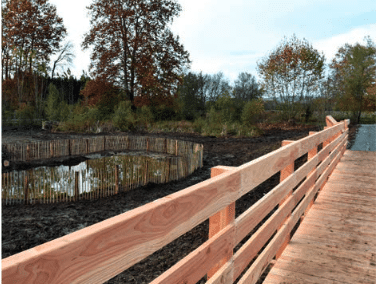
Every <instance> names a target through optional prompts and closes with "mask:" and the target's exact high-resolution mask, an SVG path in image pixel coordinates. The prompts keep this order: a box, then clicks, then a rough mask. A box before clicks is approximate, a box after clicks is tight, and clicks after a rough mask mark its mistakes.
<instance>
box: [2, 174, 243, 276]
mask: <svg viewBox="0 0 377 284" xmlns="http://www.w3.org/2000/svg"><path fill="white" fill-rule="evenodd" d="M239 181H240V176H239V173H238V172H229V173H225V174H223V175H220V176H218V177H215V178H213V179H210V180H207V181H204V182H201V183H199V184H197V185H194V186H191V187H189V188H186V189H185V190H182V191H180V192H177V193H174V194H172V195H169V196H167V197H164V198H161V199H159V200H156V201H155V202H152V203H149V204H146V205H144V206H142V207H139V208H136V209H134V210H131V211H129V212H126V213H124V214H120V215H118V216H115V217H112V218H110V219H107V220H105V221H103V222H100V223H97V224H95V225H92V226H89V227H87V228H84V229H82V230H79V231H76V232H74V233H71V234H69V235H66V236H64V237H62V238H59V239H56V240H53V241H51V242H47V243H45V244H43V245H40V246H37V247H35V248H33V249H31V251H32V252H33V254H32V256H33V257H30V253H27V254H25V252H22V253H20V254H18V255H15V256H11V257H8V258H6V259H3V260H2V272H3V274H2V275H3V283H14V281H18V283H31V282H30V281H29V280H30V279H32V278H37V277H42V276H43V277H45V279H46V281H45V282H44V283H67V282H71V283H75V281H79V282H80V283H101V282H104V281H106V280H108V279H110V278H112V277H113V276H115V275H117V274H119V273H120V272H122V271H123V270H125V269H127V268H128V267H130V266H132V265H133V264H135V263H137V262H139V261H140V260H142V259H143V258H145V257H146V256H148V255H150V254H152V253H153V252H155V251H157V250H158V249H160V248H161V247H163V246H164V245H166V244H168V243H170V242H171V241H172V240H174V239H176V238H177V237H179V236H180V235H182V234H183V233H185V232H187V231H189V230H190V229H192V228H193V227H195V226H196V225H198V224H200V223H201V222H203V221H205V219H207V218H208V216H211V215H213V214H215V213H216V212H218V211H219V210H221V209H222V208H224V207H225V206H227V205H229V203H230V202H232V201H231V200H235V199H236V197H237V192H238V189H239V184H240V183H239ZM21 259H22V261H21ZM31 267H38V269H31Z"/></svg>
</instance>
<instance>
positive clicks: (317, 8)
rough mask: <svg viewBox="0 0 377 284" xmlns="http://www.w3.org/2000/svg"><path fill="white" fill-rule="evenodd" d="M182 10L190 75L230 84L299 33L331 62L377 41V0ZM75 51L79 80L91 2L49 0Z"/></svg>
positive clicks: (86, 55)
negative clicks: (341, 52)
mask: <svg viewBox="0 0 377 284" xmlns="http://www.w3.org/2000/svg"><path fill="white" fill-rule="evenodd" d="M177 2H178V3H180V4H181V6H182V11H181V13H180V15H179V16H178V17H177V18H175V19H174V21H173V23H172V25H171V30H172V31H173V33H174V34H175V35H178V36H179V38H180V41H181V43H182V44H183V45H184V47H185V49H186V50H187V51H188V52H189V53H190V60H191V62H192V63H191V70H192V71H194V72H200V71H202V72H203V73H204V74H215V73H218V72H223V73H224V75H225V77H227V78H228V79H229V80H230V82H233V81H234V80H235V79H236V78H237V76H238V74H239V73H241V72H248V73H251V74H253V75H254V76H256V77H257V78H258V71H257V63H258V61H260V60H261V59H262V58H263V57H266V56H267V55H268V54H270V53H271V52H272V51H273V50H274V49H275V48H276V47H277V46H278V45H279V44H280V43H281V42H282V40H283V39H284V37H287V38H290V37H292V36H293V35H294V34H295V35H296V37H297V38H299V39H306V40H307V41H308V42H309V43H310V44H312V46H313V47H314V48H315V49H317V50H318V51H319V52H321V53H323V54H324V55H325V57H326V59H327V62H328V63H329V62H330V61H331V59H332V58H333V57H334V56H335V54H336V52H337V50H338V49H339V47H341V46H343V45H344V44H346V43H349V44H355V43H356V42H359V43H363V42H364V41H363V39H364V37H366V36H370V37H371V38H372V40H373V41H374V42H376V1H375V0H358V1H355V0H285V1H282V0H263V1H261V0H258V1H256V0H231V1H229V0H227V1H225V0H177ZM50 3H52V4H54V5H55V6H56V8H57V13H58V15H59V16H60V17H62V18H63V23H64V25H65V26H66V28H67V32H68V36H67V38H66V40H69V41H71V42H72V43H73V44H74V46H75V54H76V58H75V59H74V62H73V66H71V67H70V69H71V71H72V73H73V74H74V75H75V76H76V77H80V76H81V74H82V70H85V71H86V72H88V67H89V64H90V51H85V52H83V51H82V50H81V43H82V41H83V38H84V34H85V33H87V32H89V30H90V18H89V16H88V14H87V9H86V8H85V7H86V6H89V5H90V3H91V0H50Z"/></svg>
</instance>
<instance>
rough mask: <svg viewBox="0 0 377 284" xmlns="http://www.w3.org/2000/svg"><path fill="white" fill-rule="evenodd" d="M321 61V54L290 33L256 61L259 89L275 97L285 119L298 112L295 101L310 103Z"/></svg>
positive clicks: (322, 61) (320, 72)
mask: <svg viewBox="0 0 377 284" xmlns="http://www.w3.org/2000/svg"><path fill="white" fill-rule="evenodd" d="M324 62H325V57H324V55H322V54H320V53H319V52H318V51H317V50H316V49H314V48H313V47H312V46H311V45H310V44H309V43H308V42H307V41H306V40H305V39H304V40H299V39H297V38H296V36H295V35H294V36H293V37H292V38H291V39H286V38H284V40H283V42H282V43H281V44H280V45H279V46H278V47H277V48H276V49H275V50H274V51H273V52H271V53H270V54H269V55H268V56H267V57H265V58H263V59H262V60H261V62H259V63H258V71H259V74H260V75H261V77H262V80H263V89H264V90H265V91H266V93H267V94H268V95H270V96H273V97H275V98H279V100H280V103H282V104H283V105H284V106H285V111H286V114H287V118H288V119H290V118H293V117H295V115H297V114H298V112H299V109H298V106H299V105H302V104H303V103H306V107H309V106H310V100H311V98H312V97H313V95H314V94H315V93H316V92H317V91H318V88H319V86H320V84H321V80H322V78H323V73H324ZM307 111H308V109H307Z"/></svg>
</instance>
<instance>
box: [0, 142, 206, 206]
mask: <svg viewBox="0 0 377 284" xmlns="http://www.w3.org/2000/svg"><path fill="white" fill-rule="evenodd" d="M125 150H129V151H143V152H147V153H148V155H149V154H151V153H163V154H165V155H160V156H162V158H159V159H154V158H153V155H152V157H150V155H149V156H148V155H145V156H128V157H123V158H121V157H118V158H115V157H106V158H102V159H101V161H102V162H103V163H101V165H96V161H94V160H88V161H87V167H88V168H85V169H80V170H74V169H69V170H65V171H62V170H58V169H57V167H39V168H35V169H30V170H25V171H10V172H6V173H3V174H2V203H3V204H4V205H8V204H15V203H25V204H30V203H37V202H38V203H53V202H60V201H72V200H79V199H93V198H100V197H106V196H109V195H113V194H117V193H118V192H119V191H126V190H129V189H132V188H135V187H138V186H143V185H146V184H148V183H149V182H153V183H165V182H169V181H173V180H178V179H180V178H183V177H186V176H188V175H189V174H191V173H193V172H194V171H195V170H196V169H197V168H198V167H201V166H202V163H203V145H201V144H196V143H192V142H188V141H180V140H173V139H166V138H155V137H144V136H141V137H134V136H101V137H96V138H84V139H66V140H55V141H40V142H36V143H30V144H23V145H18V144H15V145H14V144H3V151H5V152H6V153H7V155H8V156H9V157H10V158H11V159H10V162H11V163H12V162H14V161H35V160H43V159H48V158H56V157H66V156H76V155H85V154H90V153H96V152H102V151H125Z"/></svg>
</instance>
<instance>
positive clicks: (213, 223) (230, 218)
mask: <svg viewBox="0 0 377 284" xmlns="http://www.w3.org/2000/svg"><path fill="white" fill-rule="evenodd" d="M234 169H235V167H223V166H218V167H214V168H211V177H215V176H218V175H220V174H222V173H224V172H226V171H232V170H234ZM235 206H236V203H235V202H233V203H231V204H230V205H228V206H227V207H225V208H224V209H222V210H221V211H220V212H217V213H216V214H215V215H213V216H211V217H210V218H209V234H208V238H212V237H213V236H215V235H216V234H217V233H219V232H220V231H221V230H222V229H224V228H225V227H226V226H228V225H229V224H231V223H234V218H235V214H236V210H235ZM232 255H233V247H232V249H230V250H229V251H228V254H227V255H226V256H225V257H224V258H223V259H221V261H219V262H218V263H216V265H215V266H214V267H212V268H211V269H210V270H209V271H208V273H207V278H208V279H209V278H211V277H212V276H213V275H214V274H215V273H216V271H217V270H218V269H219V268H220V267H221V266H223V265H224V264H225V263H226V262H227V261H228V260H230V258H231V257H232Z"/></svg>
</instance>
